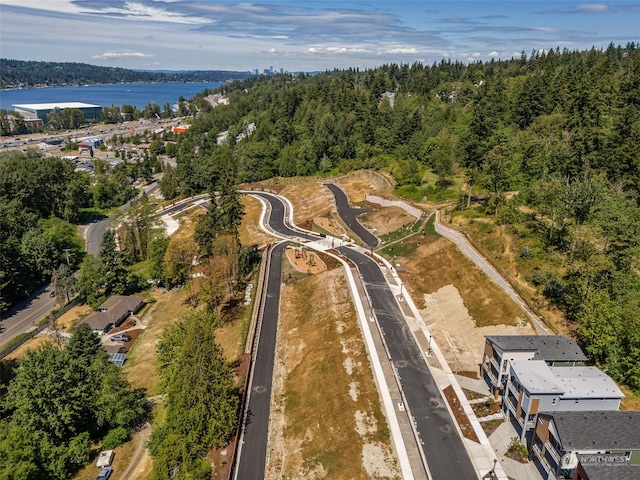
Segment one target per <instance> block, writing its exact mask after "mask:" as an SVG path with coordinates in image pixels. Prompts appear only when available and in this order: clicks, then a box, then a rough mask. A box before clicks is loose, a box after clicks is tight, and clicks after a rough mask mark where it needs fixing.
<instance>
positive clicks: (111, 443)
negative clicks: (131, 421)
mask: <svg viewBox="0 0 640 480" xmlns="http://www.w3.org/2000/svg"><path fill="white" fill-rule="evenodd" d="M127 440H129V430H127V429H126V428H124V427H117V428H114V429H113V430H109V433H107V434H106V435H105V436H104V438H103V439H102V446H103V448H104V449H105V450H111V449H114V448H116V447H117V446H119V445H122V444H123V443H124V442H126V441H127Z"/></svg>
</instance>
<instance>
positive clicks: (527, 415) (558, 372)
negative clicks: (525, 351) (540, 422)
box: [502, 360, 624, 443]
mask: <svg viewBox="0 0 640 480" xmlns="http://www.w3.org/2000/svg"><path fill="white" fill-rule="evenodd" d="M509 370H510V371H509V375H508V380H507V386H506V389H505V395H504V398H503V400H502V411H503V412H504V414H505V417H506V418H507V419H509V420H511V423H512V424H513V426H514V428H515V430H516V432H517V433H518V434H519V435H520V441H521V442H524V441H526V442H527V443H530V439H531V436H532V434H533V429H534V428H535V426H536V421H537V417H538V413H539V412H542V411H545V412H555V411H558V412H569V411H589V410H593V411H596V410H598V411H617V410H618V409H619V408H620V401H621V400H622V398H624V394H623V393H622V391H621V390H620V389H619V388H618V386H617V385H616V384H615V382H614V381H613V380H612V379H611V377H609V376H608V375H607V374H606V373H604V372H602V371H601V370H599V369H598V368H596V367H585V366H577V367H550V366H549V365H548V364H547V363H546V362H545V361H544V360H511V361H510V362H509Z"/></svg>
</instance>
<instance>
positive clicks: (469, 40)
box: [0, 0, 640, 72]
mask: <svg viewBox="0 0 640 480" xmlns="http://www.w3.org/2000/svg"><path fill="white" fill-rule="evenodd" d="M638 1H639V3H632V2H633V0H631V2H618V1H612V2H568V1H553V2H549V1H519V0H512V1H501V2H496V1H480V0H475V1H474V0H469V1H465V2H456V1H452V2H442V1H440V2H431V1H422V0H413V1H406V0H405V1H403V0H399V1H384V2H383V1H375V0H374V1H372V0H360V1H354V2H346V3H345V2H338V1H333V0H327V1H318V0H316V1H313V0H310V1H304V2H302V1H299V0H298V1H296V0H290V1H283V0H271V1H268V2H254V3H246V2H245V3H238V2H230V1H211V0H193V1H191V0H190V1H183V0H1V2H0V57H2V58H11V59H18V60H42V61H56V62H79V63H90V64H94V65H100V66H117V67H124V68H131V69H147V70H159V69H163V70H240V71H252V72H253V71H255V70H256V69H257V70H258V71H259V72H263V71H264V70H266V69H269V68H271V67H273V70H274V71H276V72H279V71H281V70H283V71H315V70H326V69H333V68H349V67H353V68H356V67H357V68H372V67H376V66H379V65H382V64H385V63H397V64H400V63H405V64H406V63H408V64H411V63H414V62H422V63H424V64H431V63H433V62H439V61H440V60H442V59H451V60H453V61H456V60H459V61H462V62H474V61H477V60H482V61H487V60H490V59H491V58H496V59H499V58H502V59H504V58H511V57H514V56H515V57H517V56H519V55H520V53H521V52H522V51H524V52H525V53H526V54H530V53H531V52H532V51H540V50H548V49H552V48H556V47H559V48H560V49H564V48H567V49H569V50H583V49H589V48H591V47H596V48H606V47H607V45H608V44H610V43H614V44H616V45H617V44H621V45H625V44H626V43H627V42H636V43H637V42H638V41H639V40H640V34H639V29H638V25H639V24H640V0H638ZM345 5H346V6H345Z"/></svg>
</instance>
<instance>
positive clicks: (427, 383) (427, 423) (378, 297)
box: [338, 247, 478, 480]
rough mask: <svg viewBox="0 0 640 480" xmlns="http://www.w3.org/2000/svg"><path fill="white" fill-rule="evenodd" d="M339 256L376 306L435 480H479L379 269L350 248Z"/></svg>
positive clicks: (341, 248) (385, 338)
mask: <svg viewBox="0 0 640 480" xmlns="http://www.w3.org/2000/svg"><path fill="white" fill-rule="evenodd" d="M338 250H339V251H340V252H341V253H343V254H344V255H346V256H348V257H349V258H350V259H351V260H352V261H353V262H354V263H355V264H356V265H357V266H358V269H359V270H360V275H361V277H362V280H363V282H364V284H365V288H366V290H367V293H368V295H369V298H370V299H371V306H372V308H373V310H374V311H375V316H376V319H377V321H378V323H379V325H380V328H381V330H382V332H383V335H384V340H385V344H386V345H387V350H388V351H389V355H390V356H391V360H392V362H393V365H394V367H395V368H396V371H397V372H398V376H399V378H400V381H401V384H402V389H403V391H404V395H405V398H406V401H407V404H408V407H409V410H410V411H411V414H412V415H413V418H414V425H415V427H416V430H417V432H418V434H419V436H420V438H421V439H422V448H423V451H424V455H425V458H426V460H427V465H428V466H429V471H430V473H431V476H432V478H433V479H434V480H449V479H456V480H471V479H473V480H475V479H477V478H478V477H477V475H476V473H475V469H474V467H473V464H472V463H471V460H470V458H469V455H468V454H467V451H466V449H465V447H464V444H463V443H462V439H461V438H460V436H459V435H458V430H457V428H456V425H455V423H454V420H453V418H451V415H450V414H449V410H448V409H447V407H446V404H445V400H444V399H443V397H442V395H441V393H440V389H439V387H438V385H437V384H436V383H435V381H434V379H433V376H432V375H431V372H430V371H429V368H428V367H427V365H426V363H425V361H424V359H423V357H422V352H421V351H420V349H419V348H418V345H417V344H416V341H415V339H414V337H413V335H412V333H411V330H410V329H409V327H408V326H407V323H406V322H405V321H404V318H403V314H402V311H401V310H400V307H399V306H398V302H397V301H396V298H395V296H394V294H393V293H392V292H391V289H390V288H389V285H388V284H387V281H386V279H385V278H384V275H383V273H382V271H381V270H380V267H379V266H378V264H377V263H376V262H375V261H373V260H372V259H371V258H370V257H369V256H367V255H364V254H362V253H359V252H356V251H355V250H353V249H350V248H347V247H340V248H338Z"/></svg>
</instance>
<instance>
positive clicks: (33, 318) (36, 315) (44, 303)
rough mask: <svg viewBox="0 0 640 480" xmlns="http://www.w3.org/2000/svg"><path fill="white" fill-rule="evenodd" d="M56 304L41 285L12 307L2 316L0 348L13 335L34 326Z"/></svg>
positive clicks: (15, 335) (11, 338)
mask: <svg viewBox="0 0 640 480" xmlns="http://www.w3.org/2000/svg"><path fill="white" fill-rule="evenodd" d="M57 306H58V305H57V304H56V299H55V297H50V296H49V291H48V289H47V288H46V287H41V288H40V289H39V290H38V291H37V292H36V293H34V294H33V295H31V296H30V297H29V298H27V299H26V300H24V301H22V302H20V304H18V305H17V306H16V307H14V308H13V309H12V310H11V311H10V312H9V314H7V316H6V317H5V316H3V317H2V327H3V328H4V330H3V331H2V333H0V348H2V346H3V345H6V344H7V343H9V342H10V341H11V340H13V339H14V338H15V337H17V336H18V335H20V334H21V333H24V332H26V331H28V330H29V329H31V328H32V327H35V326H36V324H37V323H38V322H39V321H40V320H41V319H42V318H44V317H45V316H46V315H47V314H48V313H49V312H50V311H51V310H53V309H54V308H55V307H57Z"/></svg>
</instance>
